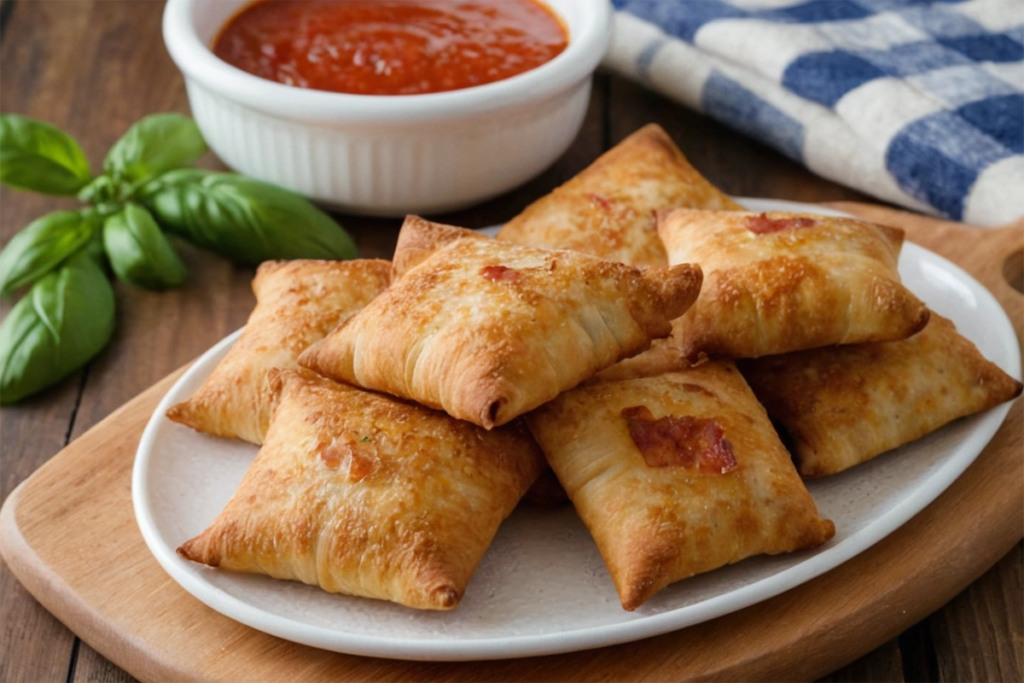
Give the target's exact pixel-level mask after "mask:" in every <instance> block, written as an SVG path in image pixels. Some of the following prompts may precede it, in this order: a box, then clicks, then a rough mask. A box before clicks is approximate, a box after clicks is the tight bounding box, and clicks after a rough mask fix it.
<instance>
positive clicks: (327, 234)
mask: <svg viewBox="0 0 1024 683" xmlns="http://www.w3.org/2000/svg"><path fill="white" fill-rule="evenodd" d="M141 196H142V199H143V201H144V202H145V203H146V205H147V206H148V207H149V209H150V210H151V211H152V212H153V215H154V216H155V217H156V219H157V221H158V222H159V223H160V224H161V225H162V226H164V227H165V228H166V229H167V230H169V231H171V232H174V233H175V234H177V235H180V236H181V237H183V238H184V239H187V240H189V241H190V242H192V243H193V244H195V245H197V246H199V247H201V248H203V249H209V250H210V251H214V252H216V253H218V254H221V255H222V256H225V257H227V258H229V259H231V260H233V261H236V262H238V263H245V264H257V263H261V262H263V261H268V260H272V259H299V258H310V259H349V258H355V257H356V254H357V251H356V246H355V243H354V242H353V241H352V238H351V237H349V235H348V233H346V232H345V231H344V230H343V229H342V228H341V226H339V225H338V224H337V223H335V222H334V221H333V220H332V219H331V217H330V216H328V215H327V214H326V213H324V212H323V211H321V210H320V209H318V208H316V207H315V206H313V205H312V204H310V203H309V202H308V201H307V200H305V199H303V198H302V197H300V196H299V195H297V194H294V193H292V192H289V191H288V190H285V189H282V188H280V187H277V186H276V185H271V184H269V183H264V182H261V181H258V180H253V179H251V178H245V177H243V176H240V175H235V174H233V173H210V172H204V171H198V170H195V169H187V170H181V171H171V172H170V173H165V174H164V175H162V176H160V177H159V178H156V179H155V180H154V181H152V182H151V183H149V184H148V185H147V186H146V187H144V188H143V189H142V192H141Z"/></svg>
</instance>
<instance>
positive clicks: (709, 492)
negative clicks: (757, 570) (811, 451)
mask: <svg viewBox="0 0 1024 683" xmlns="http://www.w3.org/2000/svg"><path fill="white" fill-rule="evenodd" d="M527 423H528V424H529V426H530V430H531V431H532V432H533V435H534V437H536V439H537V442H538V443H539V444H540V446H541V449H542V450H543V451H544V454H545V455H546V456H547V459H548V462H549V463H550V465H551V468H552V469H553V470H554V471H555V474H556V475H558V479H559V481H561V482H562V485H563V486H564V487H565V490H566V493H567V494H568V495H569V499H570V500H571V501H572V503H573V505H574V506H575V507H576V510H577V512H578V513H579V515H580V518H581V519H582V520H583V522H584V523H585V524H586V526H587V528H588V529H589V530H590V533H591V535H592V536H593V537H594V541H595V542H596V543H597V547H598V549H599V550H600V552H601V556H602V557H603V558H604V561H605V564H606V565H607V567H608V571H609V572H610V573H611V576H612V580H613V581H614V583H615V588H616V589H617V591H618V593H619V599H620V600H621V602H622V606H623V607H624V608H625V609H627V610H633V609H636V608H637V607H639V606H640V605H641V604H643V603H644V602H645V601H646V600H647V599H649V598H650V597H651V596H652V595H654V594H655V593H657V592H658V591H659V590H661V589H662V588H663V587H665V586H667V585H669V584H671V583H674V582H676V581H679V580H680V579H685V578H687V577H689V576H693V575H695V574H699V573H702V572H706V571H709V570H712V569H715V568H717V567H721V566H723V565H727V564H730V563H733V562H738V561H739V560H742V559H744V558H746V557H750V556H752V555H758V554H761V553H769V554H777V553H784V552H791V551H795V550H801V549H806V548H813V547H815V546H818V545H821V544H822V543H824V542H825V541H827V540H828V539H830V538H831V537H832V536H833V534H834V533H835V526H834V525H833V524H832V522H830V521H827V520H823V519H821V518H820V517H819V515H818V512H817V509H816V507H815V504H814V500H813V499H812V498H811V495H810V494H809V493H808V492H807V489H806V488H805V486H804V484H803V482H802V481H801V480H800V477H799V476H798V475H797V473H796V470H795V469H794V467H793V463H792V461H791V460H790V457H789V453H787V452H786V449H785V448H784V447H783V446H782V443H780V442H779V439H778V437H777V436H776V434H775V431H774V430H773V429H772V425H771V423H770V422H769V420H768V416H767V415H765V412H764V409H763V408H762V407H761V406H760V405H759V404H758V403H757V400H756V399H755V398H754V395H753V394H752V393H751V391H750V388H749V387H748V386H747V385H746V383H745V382H744V381H743V378H742V377H741V376H740V374H739V372H738V371H737V370H736V367H735V365H733V363H732V362H731V361H713V362H708V363H704V364H701V365H699V366H697V367H693V368H689V369H686V370H680V371H677V372H670V373H666V374H663V375H659V376H657V377H646V378H640V379H630V380H623V381H617V382H602V383H595V384H589V385H586V386H583V387H578V388H576V389H573V390H572V391H568V392H566V393H564V394H562V395H561V396H559V397H558V398H557V399H555V400H554V401H552V402H550V403H548V404H547V405H544V406H542V407H541V408H539V409H538V410H536V411H534V412H532V413H530V414H529V415H528V416H527Z"/></svg>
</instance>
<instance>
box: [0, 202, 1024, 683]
mask: <svg viewBox="0 0 1024 683" xmlns="http://www.w3.org/2000/svg"><path fill="white" fill-rule="evenodd" d="M848 208H849V209H850V210H859V207H848ZM920 225H922V226H923V225H924V224H923V223H920ZM905 227H907V228H908V229H910V228H912V227H913V226H910V225H907V226H905ZM922 229H923V228H922ZM934 234H936V235H938V234H940V232H939V231H936V232H935V233H934ZM949 234H952V235H956V236H957V237H956V239H973V240H975V241H977V238H976V237H975V236H974V234H973V233H949ZM993 236H996V237H998V235H995V234H994V233H993ZM922 237H923V239H918V240H916V241H919V242H922V243H924V244H925V245H929V242H928V239H927V237H928V235H927V234H925V235H922ZM949 239H952V238H949ZM951 248H952V249H954V250H955V249H957V248H962V242H961V243H958V244H956V245H953V246H952V247H951ZM990 270H991V269H990ZM976 274H977V275H978V276H979V277H980V276H982V273H980V272H979V273H976ZM1016 296H1019V295H1016ZM1015 318H1016V319H1015V321H1014V322H1015V326H1017V327H1020V326H1021V324H1022V322H1021V320H1020V316H1015ZM168 385H169V380H165V381H162V382H161V383H160V384H158V385H157V386H156V387H154V388H153V389H151V390H149V391H147V392H145V393H144V394H143V395H142V396H140V397H139V398H138V399H135V400H133V401H132V402H130V403H129V404H128V405H127V406H125V407H124V408H122V409H120V410H119V411H117V412H116V413H115V414H114V415H112V416H111V417H110V418H108V419H107V420H105V421H104V422H102V423H101V424H100V425H99V426H98V427H97V428H95V429H94V430H92V431H90V432H88V433H87V434H85V435H83V436H82V437H81V438H80V439H78V440H77V441H75V442H74V443H73V444H72V445H71V446H70V447H69V448H68V449H66V450H65V451H64V452H63V453H62V454H61V455H59V456H58V457H57V458H55V459H54V460H52V461H50V462H49V463H48V464H47V465H45V466H44V467H43V468H42V469H41V470H40V471H39V472H38V473H37V474H35V475H33V477H32V478H30V479H29V481H28V482H26V484H24V485H23V486H21V487H20V488H19V489H18V490H17V492H16V493H15V494H14V495H13V496H12V497H11V499H9V501H8V502H7V504H5V506H4V508H3V512H2V517H0V549H2V551H3V553H4V556H5V557H6V558H7V559H8V561H9V562H10V564H11V567H12V569H13V570H14V571H15V573H16V574H17V575H18V576H19V578H20V579H21V580H22V581H23V583H24V584H25V585H26V587H27V588H28V589H29V590H31V591H32V592H33V593H34V594H35V595H36V596H37V597H38V598H39V600H40V601H41V602H42V603H43V604H44V605H45V606H47V607H48V608H49V609H51V610H54V611H55V612H56V613H57V614H59V615H60V616H61V618H62V619H63V620H65V621H66V622H67V623H68V624H70V625H71V626H72V627H73V628H74V629H75V631H76V632H78V633H80V634H81V635H82V636H83V638H84V639H85V640H86V641H87V642H89V643H90V644H91V645H93V646H94V647H96V648H97V649H98V650H99V651H100V652H102V653H103V654H104V655H106V656H108V657H110V658H111V659H112V660H113V661H115V662H116V663H117V664H119V665H120V666H122V667H124V668H125V669H126V670H127V671H128V672H130V673H132V674H133V675H136V676H138V677H140V678H142V679H145V680H177V679H190V680H234V679H238V678H251V677H253V676H255V675H257V672H259V677H260V678H262V679H265V680H276V679H280V678H284V677H289V678H295V677H301V678H302V679H303V680H309V681H317V680H325V681H326V680H340V681H346V680H362V679H365V678H373V679H375V680H407V679H410V678H413V679H423V678H429V679H431V680H442V681H444V680H450V681H456V680H537V679H539V678H543V679H547V680H551V679H558V680H594V679H605V680H639V679H668V678H671V679H688V678H696V677H699V678H714V679H720V680H737V679H739V680H750V679H785V680H802V679H810V678H814V677H817V676H821V675H823V674H825V673H827V672H829V671H832V670H834V669H836V668H838V667H839V666H842V665H846V664H849V663H850V662H854V661H855V660H857V659H858V658H859V657H861V656H862V655H864V653H866V652H868V651H871V650H873V649H874V648H877V647H879V646H882V645H884V644H885V643H886V642H888V641H890V640H891V639H892V638H893V637H894V636H895V635H896V634H898V633H900V632H901V631H902V630H903V629H905V628H907V627H908V626H910V625H911V624H913V623H916V622H917V621H918V620H920V619H921V618H922V617H924V616H925V615H927V614H928V613H930V612H932V611H934V610H935V609H937V608H938V607H940V606H941V605H942V604H943V603H945V602H946V601H947V600H948V599H949V598H950V597H951V596H953V595H955V594H956V593H958V592H959V591H961V590H963V588H964V587H965V586H967V585H968V584H969V583H970V582H971V581H973V580H974V579H975V578H976V577H977V576H978V575H980V574H981V573H983V572H984V571H985V570H986V569H988V568H989V567H990V566H992V565H993V564H994V563H995V562H996V561H998V560H999V559H1000V558H1001V557H1002V556H1004V555H1005V554H1006V552H1007V551H1008V550H1009V549H1010V548H1012V547H1014V546H1015V545H1016V544H1017V543H1018V542H1019V540H1020V538H1021V537H1022V536H1024V520H1021V519H1019V515H1015V514H1012V513H1013V511H1018V510H1020V509H1021V507H1022V506H1024V463H1022V462H1021V458H1020V457H1019V452H1020V427H1021V424H1022V410H1021V403H1020V401H1018V402H1017V403H1016V404H1015V405H1014V407H1013V410H1012V411H1011V417H1010V418H1009V419H1008V421H1007V423H1006V424H1005V425H1004V427H1003V428H1002V429H1001V430H1000V432H999V433H998V434H997V436H996V438H995V439H994V440H993V443H992V444H991V445H990V447H989V448H987V449H986V450H985V452H984V453H983V454H982V455H981V456H980V457H979V459H978V461H977V462H976V463H975V464H974V465H973V466H972V467H971V468H969V469H968V470H967V472H966V473H965V474H964V475H963V476H962V477H961V478H960V479H959V480H958V481H957V482H956V483H955V484H954V485H953V486H952V487H951V488H950V489H949V490H948V491H947V492H946V493H945V494H943V495H942V496H941V497H940V498H939V499H938V500H937V501H936V502H935V503H934V504H933V505H931V506H929V507H928V508H927V509H926V510H925V511H923V512H922V513H921V514H919V515H918V516H917V517H915V518H914V519H912V520H911V521H910V522H909V523H908V524H907V525H905V526H904V527H902V528H901V529H899V530H898V531H897V532H895V533H894V534H893V535H892V536H890V537H889V538H888V539H886V540H885V541H883V542H881V543H879V544H878V545H876V546H874V547H873V548H871V549H869V550H868V551H866V552H865V553H863V554H862V555H860V556H858V557H857V558H855V559H854V560H851V561H850V562H848V563H846V564H844V565H842V566H841V567H839V568H837V569H835V570H833V571H832V572H829V573H828V574H826V575H824V576H822V577H819V578H818V579H816V580H814V581H812V582H810V583H808V584H805V585H803V586H801V587H799V588H797V589H794V590H793V591H790V592H788V593H786V594H783V595H781V596H778V597H776V598H774V599H772V600H769V601H766V602H764V603H761V604H759V605H755V606H753V607H750V608H748V609H746V610H743V611H741V612H738V613H736V614H733V615H728V616H726V617H722V618H720V619H717V620H715V621H712V622H708V623H706V624H701V625H698V626H695V627H692V628H689V629H686V630H684V631H680V632H677V633H672V634H667V635H664V636H660V637H657V638H651V639H648V640H644V641H641V642H638V643H633V644H628V645H622V646H616V647H610V648H604V649H601V650H596V651H590V652H582V653H572V654H567V655H559V656H552V657H543V658H531V659H520V660H510V661H503V662H479V663H428V664H424V663H415V662H397V661H386V660H379V659H370V658H360V657H352V656H346V655H336V654H330V653H325V652H321V651H318V650H313V649H310V648H306V647H303V646H299V645H295V644H291V643H287V642H284V641H281V640H278V639H276V638H273V637H271V636H267V635H264V634H262V633H258V632H255V631H252V630H250V629H248V628H246V627H244V626H241V625H239V624H237V623H235V622H233V621H231V620H229V619H227V618H225V617H222V616H220V615H218V614H216V613H214V612H212V611H211V610H209V609H207V608H205V607H204V606H202V605H201V604H199V603H198V602H196V601H195V600H192V599H191V598H190V597H188V596H187V595H186V594H184V592H183V591H182V590H181V589H180V588H179V587H178V586H177V585H176V584H175V583H174V582H173V581H171V580H170V579H169V578H168V577H167V576H166V574H164V573H163V572H162V570H160V568H159V567H158V566H157V565H156V563H155V561H154V560H153V559H152V558H151V556H150V555H149V553H148V551H147V550H146V548H145V547H144V545H143V543H142V541H141V537H140V536H139V534H138V531H137V529H136V528H135V525H134V518H133V516H132V512H131V505H130V492H129V490H128V485H127V483H128V478H129V476H130V470H131V462H132V455H133V453H134V448H135V444H136V441H137V438H138V433H139V432H140V431H141V427H142V425H143V423H144V422H145V421H146V419H148V417H149V414H150V412H151V410H152V408H153V406H154V405H155V403H156V401H157V400H158V398H159V397H160V396H161V395H162V394H163V393H164V392H165V391H166V389H167V387H168ZM101 491H102V492H104V493H103V495H98V494H99V492H101ZM55 500H59V501H60V504H59V505H54V501H55ZM964 509H970V510H972V514H971V515H963V514H962V513H961V510H964ZM84 522H88V524H84ZM98 538H116V539H118V542H117V543H116V544H112V543H104V544H103V545H102V547H103V549H104V553H103V554H104V557H103V558H102V560H97V559H93V558H94V557H95V556H96V553H95V548H96V547H97V543H98V540H97V539H98ZM736 643H743V647H736Z"/></svg>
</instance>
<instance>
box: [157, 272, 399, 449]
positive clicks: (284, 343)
mask: <svg viewBox="0 0 1024 683" xmlns="http://www.w3.org/2000/svg"><path fill="white" fill-rule="evenodd" d="M390 275H391V264H390V263H389V262H387V261H381V260H375V259H374V260H360V261H312V260H299V261H267V262H265V263H263V264H262V265H261V266H260V267H259V269H258V270H257V271H256V278H255V279H254V280H253V283H252V288H253V292H254V293H255V294H256V308H255V309H253V312H252V314H251V315H250V316H249V321H248V323H247V324H246V326H245V330H244V331H243V332H242V335H241V337H240V338H239V339H238V341H237V342H236V343H235V345H234V346H233V347H232V348H231V350H230V351H229V352H228V354H227V355H226V356H225V357H224V359H223V360H222V361H221V362H220V363H218V365H217V367H216V368H215V369H214V371H213V373H212V374H211V375H210V377H209V378H208V379H207V380H206V382H204V383H203V386H202V387H200V388H199V390H198V391H196V393H195V394H193V395H192V396H191V397H190V398H189V399H188V400H187V401H185V402H183V403H178V404H176V405H174V406H171V408H170V409H169V410H168V411H167V417H169V418H170V419H172V420H174V421H175V422H180V423H182V424H184V425H187V426H189V427H192V428H193V429H196V430H198V431H200V432H205V433H207V434H212V435H214V436H222V437H228V438H239V439H244V440H245V441H249V442H252V443H255V444H260V443H263V435H264V434H265V433H266V431H267V425H268V424H269V421H270V412H271V406H270V401H268V397H269V394H268V393H267V391H266V387H265V386H264V384H263V382H264V379H265V377H266V373H267V370H270V369H271V368H280V369H294V368H297V367H298V364H297V363H296V359H297V358H298V356H299V354H300V353H302V351H303V350H305V348H306V347H307V346H309V345H310V344H312V343H313V342H315V341H319V340H320V339H323V337H324V336H326V335H327V333H328V332H330V331H331V330H333V329H334V328H335V327H336V326H337V325H338V323H339V322H341V321H342V320H343V319H344V318H346V317H348V316H349V315H351V314H352V313H353V312H355V311H357V310H358V309H360V308H362V307H363V306H365V305H366V304H367V303H369V302H370V301H371V300H372V299H373V298H374V297H375V296H377V295H378V294H379V293H380V292H382V291H383V290H384V288H385V287H387V286H388V282H389V280H390Z"/></svg>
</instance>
